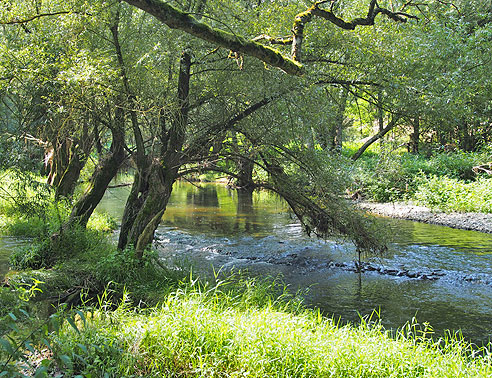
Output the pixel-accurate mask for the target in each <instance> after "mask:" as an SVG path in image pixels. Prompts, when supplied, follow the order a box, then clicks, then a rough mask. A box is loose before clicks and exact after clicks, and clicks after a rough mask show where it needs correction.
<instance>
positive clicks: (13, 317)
mask: <svg viewBox="0 0 492 378" xmlns="http://www.w3.org/2000/svg"><path fill="white" fill-rule="evenodd" d="M8 315H9V316H10V317H11V318H12V320H13V321H14V322H16V321H17V316H15V315H14V314H12V313H11V312H9V314H8Z"/></svg>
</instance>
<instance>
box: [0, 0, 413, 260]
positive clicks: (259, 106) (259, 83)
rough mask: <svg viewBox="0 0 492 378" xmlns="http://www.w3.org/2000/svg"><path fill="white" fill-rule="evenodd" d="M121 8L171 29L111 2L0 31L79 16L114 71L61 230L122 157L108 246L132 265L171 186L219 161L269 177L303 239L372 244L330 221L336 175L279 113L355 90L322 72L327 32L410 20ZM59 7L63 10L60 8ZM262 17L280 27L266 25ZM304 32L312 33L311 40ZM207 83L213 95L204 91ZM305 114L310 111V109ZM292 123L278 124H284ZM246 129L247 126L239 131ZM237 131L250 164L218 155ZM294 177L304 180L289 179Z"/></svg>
mask: <svg viewBox="0 0 492 378" xmlns="http://www.w3.org/2000/svg"><path fill="white" fill-rule="evenodd" d="M126 3H128V4H130V5H133V6H135V7H138V8H140V9H142V10H144V11H145V12H146V13H147V14H150V15H152V16H153V17H154V18H155V19H156V20H158V21H159V22H161V23H163V24H165V25H167V27H169V28H171V29H175V30H169V29H167V28H164V27H163V25H160V24H158V23H156V22H153V21H152V20H150V19H149V18H148V17H145V15H142V14H141V13H136V12H133V11H132V10H133V9H134V8H131V7H124V6H123V5H121V4H112V6H111V7H102V8H100V9H98V10H97V12H92V11H91V10H87V9H84V8H82V7H81V5H80V4H77V1H75V0H74V3H73V4H62V3H58V2H55V1H53V2H44V3H42V4H40V7H41V8H42V9H36V10H34V13H33V14H31V15H29V14H23V15H21V16H20V17H14V18H11V19H7V20H5V21H4V22H3V23H4V24H9V23H10V24H19V25H23V26H24V27H28V25H29V23H30V22H38V21H39V22H42V21H41V20H42V19H44V18H45V17H62V16H61V15H63V17H68V18H70V17H81V16H80V15H84V16H83V17H89V18H91V20H93V21H94V22H99V23H100V24H101V25H100V28H99V29H98V30H99V31H98V33H97V35H98V37H99V38H95V39H97V40H98V41H97V43H99V44H100V45H101V46H104V49H103V50H104V53H103V54H104V55H105V56H106V57H108V56H109V55H108V51H110V53H109V54H110V56H111V58H110V59H111V68H112V70H113V71H114V72H116V75H115V77H113V78H112V79H111V80H110V81H108V82H107V84H108V87H109V88H110V89H109V91H108V94H109V96H108V97H109V98H110V99H111V103H110V104H109V110H108V114H107V115H106V117H105V126H106V127H107V130H109V133H110V135H111V138H112V139H111V140H112V143H111V148H110V149H109V151H108V154H107V156H106V158H102V159H101V164H100V166H99V168H98V169H97V170H96V171H95V172H94V175H93V179H92V181H91V185H90V188H89V190H88V192H87V193H86V194H85V195H84V196H83V197H82V198H81V199H80V200H79V201H78V202H77V203H76V205H75V206H74V209H73V211H72V216H71V222H72V223H79V224H82V225H84V224H85V223H86V222H87V220H88V217H89V216H90V214H91V213H92V211H93V209H94V208H95V206H96V205H97V203H98V202H99V200H100V199H101V198H102V195H103V193H104V191H105V189H106V187H107V185H108V183H109V181H110V180H111V179H112V177H113V176H114V174H115V173H116V170H117V169H118V166H119V164H120V163H121V161H122V160H123V158H124V157H125V156H126V154H127V153H128V154H129V155H130V156H131V157H132V160H133V161H134V162H135V165H136V167H137V169H136V177H135V182H134V185H133V188H132V192H131V195H130V197H129V200H128V203H127V207H126V209H125V216H124V221H123V225H122V232H121V238H120V242H119V245H120V247H121V248H123V247H125V246H126V245H128V244H131V245H133V246H135V248H136V251H137V254H138V255H139V256H141V255H142V253H143V251H144V250H145V248H147V247H148V245H149V244H150V243H151V241H152V239H153V236H154V232H155V229H156V227H157V225H158V223H159V221H160V219H161V217H162V214H163V213H164V211H165V208H166V205H167V201H168V200H169V196H170V193H171V191H172V184H173V183H174V181H175V180H176V179H177V178H179V177H182V176H183V175H186V174H188V173H191V172H196V171H199V170H202V171H203V170H216V171H221V170H225V169H224V166H223V165H221V164H218V163H217V162H218V161H223V160H229V161H237V158H238V155H241V158H244V159H250V160H251V163H252V164H253V165H254V166H255V167H257V169H260V170H263V172H265V173H266V175H267V177H268V180H264V181H262V182H256V183H255V185H256V186H257V187H263V188H267V189H270V190H273V191H276V192H277V193H279V194H280V195H282V196H283V197H284V198H286V200H287V201H288V203H289V204H290V205H291V207H292V209H293V211H294V212H295V213H296V214H297V215H298V217H299V218H300V219H301V222H302V223H303V224H304V225H305V227H306V230H308V231H313V232H316V233H318V234H320V235H323V236H324V235H326V234H327V233H328V232H329V231H335V232H339V233H342V234H350V235H351V236H352V237H353V238H354V240H355V241H356V244H357V245H358V246H359V247H361V248H362V247H367V248H369V249H371V248H372V249H375V248H378V247H379V246H380V245H379V244H378V243H377V240H376V238H375V237H373V236H374V235H372V234H371V231H370V230H369V229H367V228H366V226H365V225H364V224H365V223H364V222H363V221H362V220H361V219H362V218H356V217H351V216H347V217H341V216H340V214H342V213H343V214H345V213H347V214H348V212H345V211H341V210H340V209H342V208H343V209H345V208H346V205H345V204H344V201H343V200H341V199H340V198H339V197H340V196H339V191H338V189H337V187H336V185H334V186H331V185H328V184H327V183H328V182H330V181H335V177H336V175H329V176H324V175H323V174H322V171H323V167H324V166H325V164H315V163H314V162H315V161H317V159H312V158H310V157H309V154H308V151H310V150H309V149H308V150H306V148H304V147H303V144H302V143H301V144H299V139H300V138H299V134H304V133H305V130H304V129H301V130H299V129H298V130H296V131H297V134H296V133H286V132H285V130H284V129H285V128H284V127H282V121H281V120H285V119H286V118H285V114H283V112H282V104H285V102H283V101H285V97H286V96H287V95H288V94H289V93H291V92H293V93H294V94H293V95H294V96H297V97H295V98H296V99H297V101H299V99H301V98H303V97H302V95H307V96H309V91H307V92H303V89H302V88H305V87H307V88H310V87H311V86H312V85H313V84H314V85H332V84H336V85H341V86H344V87H350V86H353V85H365V82H364V80H363V78H362V79H361V78H360V77H358V76H360V75H359V74H360V72H359V73H358V72H357V70H352V69H351V70H349V71H343V70H342V71H340V72H338V71H335V70H333V69H332V64H335V65H337V67H338V64H339V63H340V62H339V61H336V62H335V61H333V59H332V58H330V56H329V52H327V51H326V49H325V48H324V46H325V45H326V42H327V41H328V40H329V39H330V38H331V35H332V34H334V33H336V32H344V33H345V32H346V33H353V31H354V30H358V29H359V28H362V27H367V26H372V25H374V24H375V22H377V21H378V20H379V19H386V20H389V21H391V22H398V23H404V22H406V21H407V20H408V19H412V18H415V16H413V15H411V14H410V13H407V12H406V11H398V10H393V9H389V8H386V7H382V6H379V4H378V3H377V2H376V1H375V0H371V1H370V2H369V3H365V4H361V5H360V6H358V7H356V9H355V11H351V10H350V9H345V8H342V7H339V6H338V4H337V2H332V3H330V4H328V3H327V2H324V1H321V2H317V3H314V4H313V5H311V6H309V7H308V8H307V9H303V8H301V7H300V6H299V4H298V3H296V2H288V3H287V5H288V6H287V7H285V10H283V9H284V8H283V7H280V6H278V5H277V4H275V3H261V4H258V7H256V8H254V7H252V6H251V5H249V4H248V3H245V2H240V1H238V2H233V3H232V4H231V6H230V7H229V11H228V12H227V14H224V15H219V19H220V21H218V22H215V21H214V20H216V19H217V16H215V15H214V12H216V7H215V6H216V5H221V6H222V4H221V3H220V1H219V2H217V3H218V4H216V3H212V2H210V3H207V2H198V3H199V6H198V8H190V5H191V4H190V3H186V2H185V3H184V4H183V5H182V6H181V8H180V9H178V8H176V7H174V6H171V5H170V4H169V3H166V2H164V1H161V0H126ZM50 5H51V8H50ZM103 5H104V4H103ZM70 6H73V8H72V9H70V8H68V9H67V7H70ZM219 11H220V7H219ZM268 11H270V13H268ZM284 11H285V13H284ZM106 14H107V16H104V17H102V16H101V15H106ZM201 16H203V17H201ZM270 16H271V17H278V19H279V20H280V21H281V22H280V23H279V24H278V25H275V26H273V25H272V20H271V19H269V18H270ZM122 21H124V22H122ZM213 23H215V25H211V24H213ZM224 24H226V25H228V27H227V28H226V29H227V30H224V27H223V25H224ZM158 25H160V27H159V26H158ZM311 25H314V26H315V27H313V28H312V30H311V29H310V27H311ZM122 26H124V28H126V31H122ZM310 30H311V31H310ZM142 31H145V32H146V33H147V35H146V39H142V40H140V41H136V40H134V38H135V35H141V32H142ZM183 32H184V33H183ZM122 33H126V34H125V38H120V37H121V35H122ZM283 34H290V35H287V36H285V35H283ZM279 35H280V37H279ZM156 37H159V38H160V39H159V40H156V39H155V38H156ZM108 42H109V44H108ZM163 46H165V48H163ZM272 46H275V48H274V47H272ZM221 47H222V48H225V50H224V49H221ZM332 50H334V51H335V50H336V49H333V48H332ZM336 51H338V50H336ZM349 58H350V56H349ZM203 62H205V64H203ZM271 67H276V68H279V69H280V70H276V69H271ZM346 67H349V65H346ZM285 73H287V74H289V75H285ZM298 76H303V77H302V78H298ZM211 83H216V84H217V85H216V86H215V87H211ZM311 101H312V100H311ZM312 104H313V108H314V107H315V106H316V104H315V102H314V101H312ZM303 116H304V115H303V114H297V116H294V117H292V116H289V117H290V122H292V120H293V119H295V118H296V117H303ZM252 117H254V118H252ZM256 117H260V118H256ZM261 117H269V118H271V122H269V123H270V124H271V123H272V122H274V123H276V124H278V127H276V130H275V132H274V133H271V132H270V133H269V132H266V131H265V132H263V133H258V132H256V131H254V130H251V128H248V124H249V125H251V124H254V125H255V127H256V126H257V124H258V123H259V120H260V119H261ZM101 118H103V117H101ZM247 119H254V120H255V121H254V122H253V121H251V122H249V123H248V122H245V121H246V120H247ZM238 133H239V134H241V135H243V136H244V138H246V139H247V140H248V146H249V148H250V149H254V150H255V154H254V156H253V157H251V155H249V154H248V153H246V152H245V153H243V151H235V152H234V151H233V149H232V148H224V146H227V141H228V140H229V139H230V138H231V137H233V136H234V135H237V134H238ZM287 136H288V138H287ZM310 152H312V151H310ZM310 161H311V164H310ZM296 171H302V172H304V173H303V174H301V175H296V174H295V172H296ZM230 173H231V174H234V172H230ZM338 173H339V172H338ZM321 177H325V179H326V181H327V182H325V184H324V186H323V183H321V182H319V181H317V180H316V178H321ZM328 188H329V190H328Z"/></svg>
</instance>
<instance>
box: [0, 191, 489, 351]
mask: <svg viewBox="0 0 492 378" xmlns="http://www.w3.org/2000/svg"><path fill="white" fill-rule="evenodd" d="M199 186H200V188H198V187H197V186H195V185H192V184H188V183H183V182H179V183H177V184H176V185H175V188H174V190H173V195H172V197H171V201H170V203H169V205H168V208H167V210H166V213H165V216H164V218H163V220H162V223H161V225H160V227H159V229H158V232H157V241H156V244H157V246H158V249H159V251H160V254H161V256H162V258H163V259H164V260H166V261H167V262H168V263H169V264H175V265H176V266H190V265H191V266H192V267H193V270H194V271H195V272H200V273H204V274H210V273H211V272H212V271H213V269H215V270H216V271H217V270H219V269H222V270H225V271H227V270H230V269H235V270H247V271H248V272H250V273H251V274H254V275H262V276H266V275H270V276H274V277H275V276H277V275H279V274H281V275H282V276H283V279H284V281H285V282H286V283H287V284H288V285H289V286H290V288H291V290H292V291H297V290H301V291H303V292H304V291H305V289H308V291H307V293H305V294H304V297H305V302H306V304H307V305H309V306H317V307H319V308H320V309H321V310H322V311H323V312H324V313H325V314H326V315H329V316H334V317H335V318H336V319H340V320H341V321H342V322H346V321H358V320H359V318H360V316H363V315H370V314H371V313H372V312H373V311H374V310H378V311H379V312H380V316H381V318H382V322H383V324H384V325H385V326H386V327H387V328H393V329H396V328H400V327H402V326H403V325H404V324H405V323H406V322H410V321H412V318H414V317H416V319H417V320H418V322H419V323H421V324H422V323H424V322H429V323H430V324H431V326H432V327H433V329H434V331H435V332H436V334H437V335H438V336H439V335H442V334H443V331H444V330H445V329H450V330H458V329H461V332H462V334H463V335H464V337H465V338H466V339H468V340H471V341H473V342H475V343H477V344H479V345H481V344H483V343H487V342H488V341H490V340H491V339H492V235H490V234H482V233H479V232H473V231H462V230H455V229H451V228H447V227H442V226H435V225H428V224H423V223H416V222H410V221H402V220H393V219H386V218H381V219H380V221H381V226H382V230H384V231H385V232H387V233H389V234H390V240H391V244H390V246H389V251H388V253H387V254H386V255H385V256H384V257H370V258H365V263H364V272H362V273H356V272H355V265H354V263H353V260H354V258H355V251H354V247H353V246H352V245H351V244H350V243H348V242H346V241H343V240H342V241H340V240H337V241H335V240H332V241H322V240H317V239H313V238H308V237H306V236H305V235H304V234H303V233H302V230H301V227H300V225H299V223H298V222H297V221H296V220H295V219H294V218H293V217H292V216H291V214H290V213H289V211H288V208H287V206H286V204H285V203H284V202H283V201H282V200H280V199H279V198H277V197H276V196H274V195H272V194H269V193H265V192H260V193H253V195H252V197H251V196H247V195H244V194H241V193H239V192H237V191H235V190H232V189H228V188H226V187H224V186H221V185H215V184H200V185H199ZM128 191H129V188H117V189H111V190H109V191H108V193H107V194H106V197H105V198H104V200H103V202H102V203H101V204H100V206H99V210H102V211H107V212H109V213H110V214H111V215H113V216H115V217H116V218H118V219H121V215H122V213H123V207H124V201H125V199H126V196H127V195H128ZM18 243H19V241H16V240H15V239H11V238H3V239H0V270H2V269H3V270H2V271H0V274H3V273H4V271H5V266H6V265H5V262H6V259H7V257H6V256H7V255H8V254H9V253H10V251H11V250H12V248H13V247H15V245H17V244H18ZM4 260H5V261H4Z"/></svg>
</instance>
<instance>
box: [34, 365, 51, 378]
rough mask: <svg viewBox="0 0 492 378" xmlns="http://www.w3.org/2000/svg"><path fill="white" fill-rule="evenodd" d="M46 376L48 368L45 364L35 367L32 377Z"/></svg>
mask: <svg viewBox="0 0 492 378" xmlns="http://www.w3.org/2000/svg"><path fill="white" fill-rule="evenodd" d="M47 376H48V368H47V367H46V366H40V367H38V368H37V369H36V372H35V373H34V378H41V377H47Z"/></svg>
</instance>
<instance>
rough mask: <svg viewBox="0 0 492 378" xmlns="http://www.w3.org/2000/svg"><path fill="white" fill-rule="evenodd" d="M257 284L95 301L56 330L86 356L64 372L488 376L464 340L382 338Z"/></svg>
mask: <svg viewBox="0 0 492 378" xmlns="http://www.w3.org/2000/svg"><path fill="white" fill-rule="evenodd" d="M253 286H254V284H253ZM258 290H260V292H261V295H259V296H258V294H254V290H250V291H249V293H246V294H243V295H240V294H239V292H237V291H234V290H224V289H222V288H221V287H220V286H219V287H218V288H214V289H210V290H197V289H194V288H190V287H187V288H182V289H179V290H177V291H174V292H173V293H171V294H170V295H168V296H167V297H166V298H164V300H163V302H162V304H161V305H159V306H157V307H155V308H153V309H150V310H146V311H140V312H135V311H133V310H131V309H130V308H128V307H127V306H125V304H124V303H123V304H122V305H121V306H120V307H119V308H118V309H117V310H116V311H111V312H109V311H104V310H100V309H99V310H96V311H93V312H92V313H91V315H92V316H88V318H89V319H88V320H87V323H86V325H85V327H83V326H82V323H80V326H81V330H80V331H81V332H80V334H79V333H77V332H75V331H74V330H73V328H72V327H69V326H67V327H66V328H65V329H64V332H63V333H62V334H61V335H60V339H59V340H58V345H59V347H60V348H61V349H60V352H62V353H66V354H67V355H71V356H72V357H73V359H74V360H75V359H76V357H75V356H73V354H74V353H75V354H80V355H82V356H83V357H84V360H85V361H96V363H92V362H91V363H87V364H84V363H78V364H77V366H76V367H77V368H76V369H75V371H74V373H77V372H85V373H91V372H96V371H98V372H100V374H101V375H102V374H103V373H104V372H107V373H109V374H113V375H115V376H116V375H117V376H134V375H138V376H147V377H491V376H492V364H491V358H490V355H489V354H487V352H486V351H485V350H482V353H485V356H483V355H482V356H478V355H473V353H472V351H471V349H470V346H469V345H468V344H466V343H465V342H462V341H458V340H447V341H443V340H441V341H440V342H433V341H431V340H429V339H426V338H423V337H419V336H415V332H413V333H412V332H408V329H407V331H406V332H399V333H398V335H397V336H396V337H391V335H390V334H389V333H388V332H387V331H385V330H384V329H383V328H382V327H381V325H380V323H379V322H365V321H363V322H362V323H361V324H360V325H344V326H341V325H338V324H336V322H334V321H333V320H332V319H329V318H325V317H323V316H321V315H320V313H319V312H317V311H312V310H299V309H298V307H296V306H294V309H292V308H289V306H288V305H286V303H288V302H283V301H281V300H280V301H274V300H273V298H274V297H273V296H272V295H271V294H268V291H265V286H262V285H261V284H260V285H259V288H258ZM252 295H253V296H256V297H255V299H253V298H252V297H251V296H252ZM409 329H412V328H411V327H410V328H409ZM101 343H102V344H101ZM80 345H82V346H83V347H82V348H81V347H80ZM109 346H110V347H109ZM84 350H87V351H88V352H87V353H85V352H84ZM89 351H91V352H89ZM77 369H79V370H77Z"/></svg>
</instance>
